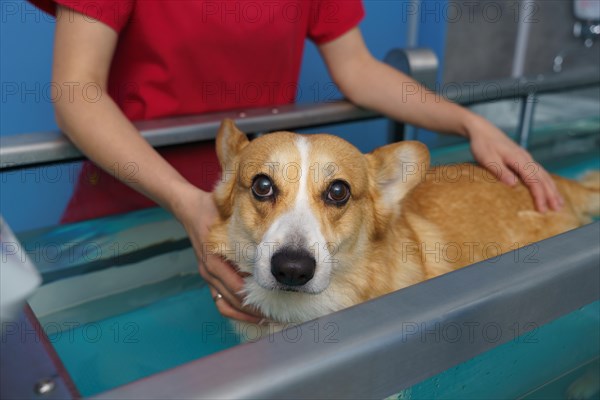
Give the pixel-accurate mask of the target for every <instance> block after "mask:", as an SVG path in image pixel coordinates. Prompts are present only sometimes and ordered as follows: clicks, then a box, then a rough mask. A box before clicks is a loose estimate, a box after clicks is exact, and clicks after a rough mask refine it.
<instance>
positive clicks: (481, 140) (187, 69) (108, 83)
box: [30, 0, 562, 322]
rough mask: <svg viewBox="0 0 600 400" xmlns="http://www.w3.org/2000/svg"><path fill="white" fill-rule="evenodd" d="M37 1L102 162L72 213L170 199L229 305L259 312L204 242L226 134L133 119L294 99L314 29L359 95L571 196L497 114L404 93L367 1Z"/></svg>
mask: <svg viewBox="0 0 600 400" xmlns="http://www.w3.org/2000/svg"><path fill="white" fill-rule="evenodd" d="M30 1H32V2H33V3H34V4H36V5H37V6H38V7H40V8H41V9H43V10H45V11H47V12H49V13H52V14H54V15H56V35H55V48H54V62H53V78H52V80H53V82H54V83H55V85H59V87H62V86H63V85H64V86H67V87H75V89H76V90H74V91H73V94H74V96H60V97H54V98H57V100H56V102H55V110H56V118H57V122H58V125H59V127H60V129H61V130H62V131H63V132H64V133H65V134H66V135H67V136H68V137H69V138H70V139H71V140H72V141H73V143H74V144H75V145H76V146H77V147H78V148H79V149H80V150H81V151H82V152H83V153H84V154H86V155H87V156H88V158H89V159H90V160H91V161H92V162H93V163H92V162H86V163H85V164H84V168H83V171H82V174H81V175H80V178H79V181H78V183H77V186H76V189H75V194H74V195H73V198H72V199H71V201H70V203H69V205H68V207H67V210H66V212H65V215H64V216H63V222H73V221H77V220H82V219H89V218H95V217H100V216H103V215H109V214H114V213H119V212H125V211H130V210H134V209H138V208H142V207H149V206H152V205H154V204H156V203H157V204H159V205H161V206H162V207H164V208H166V209H167V210H169V211H170V212H171V213H173V215H174V216H175V217H176V218H177V219H178V220H179V221H180V222H181V223H182V225H183V226H184V227H185V229H186V231H187V233H188V234H189V237H190V240H191V242H192V245H193V247H194V250H195V252H196V255H197V257H198V260H199V261H200V262H199V268H200V273H201V275H202V277H203V278H204V279H205V280H206V281H207V282H208V284H209V285H210V287H211V291H212V294H213V296H214V297H215V299H216V305H217V308H218V309H219V311H220V312H221V313H222V314H223V315H225V316H227V317H230V318H235V319H239V320H244V321H248V322H258V321H259V320H260V316H259V315H256V313H255V312H254V311H253V310H249V309H247V308H245V307H244V306H243V305H242V299H241V297H240V296H241V295H240V294H239V293H240V291H241V289H242V286H243V279H242V277H241V276H240V275H239V274H238V273H237V272H236V270H235V268H234V267H233V266H231V265H229V264H227V263H225V262H223V261H222V260H221V259H219V258H217V257H208V258H206V259H205V258H204V257H203V254H202V243H203V240H204V238H205V237H206V235H207V232H208V227H209V226H210V224H211V223H212V221H213V220H214V218H215V216H216V208H215V206H214V204H213V202H212V199H211V197H210V194H209V193H208V192H209V191H210V190H212V187H213V185H214V182H215V181H216V179H217V174H216V172H215V171H217V170H218V162H217V159H216V156H215V151H214V143H213V142H205V143H201V144H194V145H186V146H177V147H174V148H169V149H167V150H161V151H160V152H158V151H156V150H155V149H153V148H152V147H151V146H150V145H149V144H148V143H147V142H146V141H145V140H144V139H143V138H142V137H141V135H140V134H139V132H138V131H137V130H136V128H135V127H134V126H133V124H132V123H131V121H138V120H148V119H155V118H161V117H172V116H177V115H187V114H198V113H203V112H213V111H220V110H228V109H239V108H247V107H259V106H271V105H281V104H288V103H292V102H293V101H294V95H295V88H296V87H297V82H298V74H299V69H300V63H301V57H302V52H303V46H304V40H305V38H309V39H311V40H312V41H313V42H314V43H315V44H316V45H317V46H318V48H319V51H320V53H321V55H322V57H323V59H324V60H325V63H326V65H327V67H328V69H329V72H330V74H331V76H332V78H333V80H334V82H335V83H336V84H337V86H338V87H339V88H340V90H341V92H342V93H343V94H344V95H345V96H346V97H347V98H348V99H349V100H351V101H352V102H354V103H356V104H358V105H360V106H363V107H366V108H370V109H374V110H376V111H379V112H381V113H382V114H385V115H387V116H389V117H391V118H394V119H396V120H400V121H404V122H407V123H410V124H412V125H417V126H421V127H423V128H426V129H430V130H435V131H439V132H447V133H454V134H458V135H462V136H465V137H467V138H469V139H470V141H471V150H472V152H473V154H474V156H475V159H476V160H477V161H478V162H479V163H481V164H482V165H483V166H486V165H487V166H489V165H494V166H496V167H497V166H502V168H500V169H498V168H490V170H491V171H492V172H493V173H495V174H497V175H498V178H499V179H501V180H502V181H504V182H506V183H507V184H513V183H514V182H515V181H516V175H518V176H519V177H520V178H521V179H522V180H523V181H524V182H525V183H526V184H527V185H528V186H529V188H530V190H531V192H532V194H533V196H534V199H535V203H536V207H537V208H538V210H540V211H542V212H545V211H546V210H548V208H550V209H554V210H557V209H559V208H560V207H561V205H562V199H561V197H560V194H559V193H558V191H557V189H556V187H555V186H554V183H553V182H552V180H551V179H550V177H549V175H548V173H547V172H546V171H545V170H544V169H543V168H540V169H539V170H538V173H537V176H536V178H537V179H535V180H531V179H527V180H526V179H525V178H526V174H527V173H528V172H530V171H529V170H525V168H524V167H525V166H528V165H530V163H532V162H533V160H532V158H531V156H530V155H529V153H527V151H525V150H524V149H522V148H520V147H519V146H518V145H516V144H515V143H514V142H513V141H512V140H510V139H509V138H508V137H507V136H506V135H504V133H502V132H501V131H499V130H498V129H497V128H496V127H494V126H493V125H492V124H491V123H489V122H488V121H487V120H485V119H483V118H481V117H479V116H477V115H475V114H473V113H471V112H470V111H468V110H466V109H464V108H462V107H460V106H458V105H456V104H454V103H451V102H448V101H440V99H439V97H435V96H433V95H431V96H426V95H424V92H425V90H426V89H420V90H419V91H417V93H415V94H413V95H411V96H406V95H405V94H403V87H406V85H407V84H411V85H415V82H414V81H412V80H411V79H410V78H409V77H407V76H406V75H404V74H402V73H400V72H398V71H396V70H395V69H393V68H391V67H389V66H387V65H385V64H383V63H381V62H380V61H378V60H376V59H375V58H374V57H373V56H372V55H371V54H370V53H369V51H368V49H367V48H366V46H365V44H364V41H363V39H362V36H361V32H360V29H359V28H358V26H357V25H358V23H359V22H360V21H361V19H362V18H363V16H364V11H363V7H362V4H361V2H360V1H356V0H344V1H342V0H313V1H307V0H280V1H272V2H244V1H235V0H226V1H189V0H182V1H177V0H170V1H155V0H144V1H136V0H30ZM74 85H75V86H74ZM78 88H79V89H78ZM93 90H97V92H94V93H93V94H92V95H90V94H89V93H90V92H92V91H93ZM97 93H100V95H97ZM105 93H108V95H104V94H105ZM92 96H93V97H92ZM515 166H521V168H515ZM103 171H107V172H108V173H106V172H103ZM207 171H212V174H211V173H207ZM515 174H516V175H515ZM113 176H114V177H117V178H119V179H120V180H121V181H122V182H123V183H125V184H126V185H127V186H128V187H127V186H125V185H123V184H122V183H121V182H119V181H117V180H115V179H114V178H113ZM201 260H205V262H202V261H201Z"/></svg>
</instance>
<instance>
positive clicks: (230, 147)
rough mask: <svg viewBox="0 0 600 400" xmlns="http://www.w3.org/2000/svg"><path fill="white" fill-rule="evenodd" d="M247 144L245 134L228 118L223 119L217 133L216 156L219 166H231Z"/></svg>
mask: <svg viewBox="0 0 600 400" xmlns="http://www.w3.org/2000/svg"><path fill="white" fill-rule="evenodd" d="M248 143H249V141H248V138H247V137H246V134H245V133H244V132H242V131H240V130H239V129H238V127H237V126H235V122H233V120H231V119H229V118H226V119H224V120H223V122H221V127H220V128H219V132H218V133H217V156H218V157H219V162H220V163H221V165H224V166H229V165H231V163H232V162H233V160H234V159H235V157H236V156H237V154H238V153H239V152H240V151H241V150H242V149H243V148H244V147H246V145H247V144H248Z"/></svg>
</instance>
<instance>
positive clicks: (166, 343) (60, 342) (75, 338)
mask: <svg viewBox="0 0 600 400" xmlns="http://www.w3.org/2000/svg"><path fill="white" fill-rule="evenodd" d="M46 326H48V325H46ZM46 330H47V331H49V332H48V333H49V339H50V341H51V342H52V343H53V344H54V348H55V349H56V351H57V352H58V354H59V355H60V357H61V359H62V361H63V363H64V365H65V367H66V369H67V371H68V372H69V374H70V375H71V377H72V379H73V381H74V382H75V383H76V385H77V388H78V389H79V391H80V393H81V394H82V395H83V396H90V395H93V394H96V393H101V392H103V391H106V390H108V389H111V388H114V387H116V386H120V385H123V384H125V383H129V382H132V381H135V380H137V379H140V378H143V377H146V376H149V375H152V374H155V373H157V372H161V371H164V370H167V369H170V368H173V367H176V366H178V365H181V364H184V363H186V362H189V361H192V360H195V359H197V358H200V357H204V356H207V355H209V354H212V353H215V352H218V351H221V350H224V349H227V348H229V347H231V346H234V345H235V344H237V343H239V339H238V338H237V336H236V335H235V333H234V332H233V331H232V329H231V328H230V326H229V324H228V322H227V320H225V319H224V318H223V317H221V315H220V314H219V313H218V311H217V310H216V308H215V307H214V305H213V302H212V298H211V294H210V291H209V290H208V287H206V286H204V287H202V288H199V289H192V290H188V291H184V292H182V293H179V294H177V295H174V296H172V297H168V298H165V299H163V300H160V301H157V302H155V303H153V304H150V305H148V306H146V307H143V308H139V309H137V310H135V311H132V312H128V313H126V314H122V315H116V316H113V317H111V318H106V319H103V320H101V321H96V322H92V323H88V324H86V325H82V326H81V327H77V328H76V329H73V330H70V331H67V332H61V333H53V332H52V331H51V329H46Z"/></svg>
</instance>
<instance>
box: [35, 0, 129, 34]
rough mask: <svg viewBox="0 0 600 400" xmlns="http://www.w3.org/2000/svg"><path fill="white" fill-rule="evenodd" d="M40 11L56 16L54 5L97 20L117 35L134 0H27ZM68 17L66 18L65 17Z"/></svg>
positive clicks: (126, 18) (127, 16)
mask: <svg viewBox="0 0 600 400" xmlns="http://www.w3.org/2000/svg"><path fill="white" fill-rule="evenodd" d="M28 1H29V2H31V3H32V4H33V5H35V6H36V7H38V8H39V9H40V10H43V11H45V12H47V13H48V14H50V15H53V16H56V5H57V4H60V5H62V6H64V7H67V8H70V9H71V10H75V11H77V12H78V13H81V14H83V15H86V16H88V17H90V18H93V19H95V20H98V21H100V22H102V23H104V24H106V25H108V26H110V27H111V28H113V29H114V30H115V31H116V32H117V33H119V32H120V31H121V29H123V27H124V26H125V24H126V23H127V21H128V20H129V17H130V15H131V12H132V10H133V4H134V2H135V0H28ZM67 17H68V16H67Z"/></svg>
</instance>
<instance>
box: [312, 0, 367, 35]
mask: <svg viewBox="0 0 600 400" xmlns="http://www.w3.org/2000/svg"><path fill="white" fill-rule="evenodd" d="M364 16H365V10H364V9H363V5H362V1H361V0H313V2H312V6H311V12H310V15H309V21H308V37H309V38H310V39H311V40H312V41H313V42H315V44H323V43H327V42H330V41H332V40H333V39H337V38H338V37H340V36H342V35H343V34H344V33H346V32H348V31H349V30H350V29H352V28H354V27H355V26H356V25H358V23H359V22H360V21H361V20H362V19H363V17H364Z"/></svg>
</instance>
